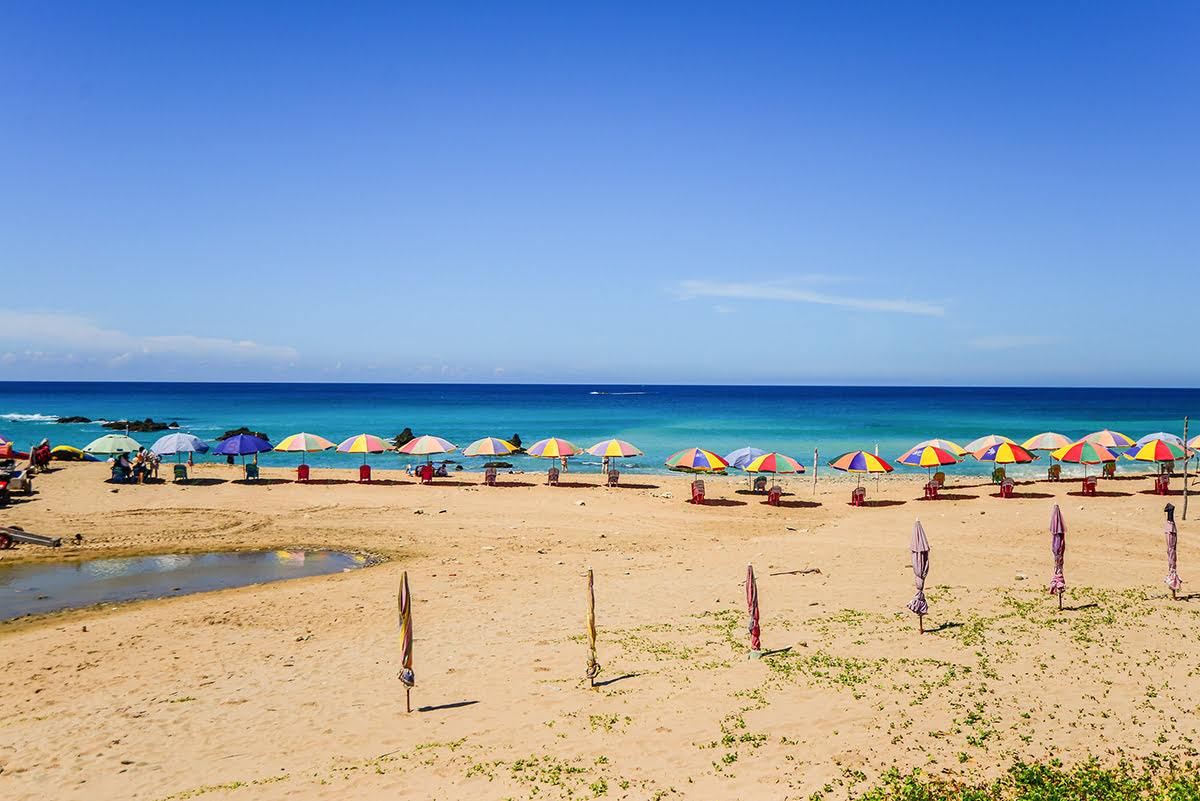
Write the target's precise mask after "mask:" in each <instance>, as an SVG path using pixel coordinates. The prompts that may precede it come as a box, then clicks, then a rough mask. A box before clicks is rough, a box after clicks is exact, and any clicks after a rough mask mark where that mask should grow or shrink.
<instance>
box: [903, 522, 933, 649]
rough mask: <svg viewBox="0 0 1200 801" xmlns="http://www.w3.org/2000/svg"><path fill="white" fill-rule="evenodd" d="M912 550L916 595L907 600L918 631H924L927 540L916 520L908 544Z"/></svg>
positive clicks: (927, 609)
mask: <svg viewBox="0 0 1200 801" xmlns="http://www.w3.org/2000/svg"><path fill="white" fill-rule="evenodd" d="M908 548H909V550H910V551H912V568H913V582H914V583H915V584H916V585H917V594H916V596H915V597H914V598H913V599H912V600H911V601H909V602H908V608H909V610H910V611H912V613H913V614H915V615H916V616H917V625H918V626H919V628H920V633H921V634H924V633H925V615H927V614H928V613H929V602H928V601H926V600H925V577H926V576H928V575H929V540H928V539H926V537H925V529H924V527H922V526H921V521H920V520H918V521H917V522H916V525H914V526H913V533H912V541H911V542H910V543H909V546H908Z"/></svg>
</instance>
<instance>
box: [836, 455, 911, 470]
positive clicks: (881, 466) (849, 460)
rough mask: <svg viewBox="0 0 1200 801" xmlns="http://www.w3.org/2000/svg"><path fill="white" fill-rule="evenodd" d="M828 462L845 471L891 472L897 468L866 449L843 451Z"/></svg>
mask: <svg viewBox="0 0 1200 801" xmlns="http://www.w3.org/2000/svg"><path fill="white" fill-rule="evenodd" d="M826 464H827V465H829V466H830V467H832V468H833V469H834V470H841V471H842V472H843V473H890V472H892V471H893V470H894V469H895V468H894V467H892V466H891V465H890V464H888V463H887V462H885V461H884V460H883V459H880V458H879V457H878V456H876V455H875V454H873V453H867V452H866V451H850V452H849V453H843V454H842V455H841V456H839V457H837V458H836V459H833V460H832V461H829V462H826Z"/></svg>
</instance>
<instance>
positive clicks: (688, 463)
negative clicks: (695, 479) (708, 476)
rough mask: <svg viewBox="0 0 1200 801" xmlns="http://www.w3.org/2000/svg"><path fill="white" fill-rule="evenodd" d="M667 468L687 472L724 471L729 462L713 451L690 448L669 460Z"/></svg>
mask: <svg viewBox="0 0 1200 801" xmlns="http://www.w3.org/2000/svg"><path fill="white" fill-rule="evenodd" d="M666 464H667V467H678V468H681V469H687V470H724V469H725V468H726V467H729V462H727V461H725V460H724V459H722V458H721V457H720V456H718V455H717V454H715V453H713V452H712V451H706V450H704V449H703V448H688V449H687V450H683V451H680V452H679V453H677V454H675V455H674V456H672V457H671V458H670V459H667V462H666Z"/></svg>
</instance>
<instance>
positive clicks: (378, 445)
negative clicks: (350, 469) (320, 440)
mask: <svg viewBox="0 0 1200 801" xmlns="http://www.w3.org/2000/svg"><path fill="white" fill-rule="evenodd" d="M390 450H391V447H390V446H389V445H388V444H387V443H386V442H384V441H383V440H382V439H380V438H379V437H376V436H374V435H372V434H357V435H355V436H353V437H350V438H349V439H347V440H345V441H343V442H342V444H340V445H338V446H337V452H338V453H361V454H362V455H363V464H366V463H367V454H368V453H383V452H384V451H390Z"/></svg>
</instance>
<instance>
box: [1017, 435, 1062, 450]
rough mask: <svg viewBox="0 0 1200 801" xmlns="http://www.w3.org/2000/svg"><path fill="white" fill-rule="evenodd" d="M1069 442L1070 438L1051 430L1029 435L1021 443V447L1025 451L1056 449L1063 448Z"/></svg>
mask: <svg viewBox="0 0 1200 801" xmlns="http://www.w3.org/2000/svg"><path fill="white" fill-rule="evenodd" d="M1070 444H1071V440H1069V439H1067V438H1066V437H1064V436H1063V435H1062V434H1056V433H1055V432H1053V431H1047V432H1045V433H1044V434H1038V435H1036V436H1033V437H1030V438H1029V439H1027V440H1025V441H1024V442H1022V443H1021V447H1022V448H1024V449H1025V450H1027V451H1056V450H1058V449H1059V448H1065V447H1067V446H1068V445H1070Z"/></svg>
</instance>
